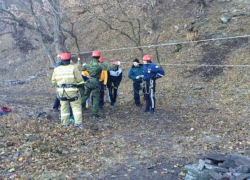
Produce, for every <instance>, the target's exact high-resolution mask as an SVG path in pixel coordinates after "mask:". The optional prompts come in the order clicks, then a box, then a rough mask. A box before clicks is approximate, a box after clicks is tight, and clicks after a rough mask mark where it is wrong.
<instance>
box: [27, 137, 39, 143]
mask: <svg viewBox="0 0 250 180" xmlns="http://www.w3.org/2000/svg"><path fill="white" fill-rule="evenodd" d="M37 139H38V138H37V137H36V136H33V135H28V137H27V139H26V140H27V141H29V142H33V141H36V140H37Z"/></svg>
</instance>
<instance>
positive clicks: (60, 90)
mask: <svg viewBox="0 0 250 180" xmlns="http://www.w3.org/2000/svg"><path fill="white" fill-rule="evenodd" d="M76 90H77V88H57V91H58V92H63V91H66V92H67V91H76Z"/></svg>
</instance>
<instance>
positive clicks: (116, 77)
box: [107, 66, 122, 109]
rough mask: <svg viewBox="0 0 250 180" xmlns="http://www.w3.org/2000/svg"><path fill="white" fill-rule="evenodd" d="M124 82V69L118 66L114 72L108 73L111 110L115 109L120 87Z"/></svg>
mask: <svg viewBox="0 0 250 180" xmlns="http://www.w3.org/2000/svg"><path fill="white" fill-rule="evenodd" d="M121 81H122V69H121V68H119V66H117V67H116V68H115V69H114V70H112V71H109V72H108V83H107V88H108V91H107V92H108V100H109V102H110V105H111V108H112V109H113V108H115V107H116V105H115V103H116V101H117V97H118V87H119V85H120V83H121Z"/></svg>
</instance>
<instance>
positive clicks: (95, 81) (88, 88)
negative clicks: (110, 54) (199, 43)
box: [82, 51, 120, 118]
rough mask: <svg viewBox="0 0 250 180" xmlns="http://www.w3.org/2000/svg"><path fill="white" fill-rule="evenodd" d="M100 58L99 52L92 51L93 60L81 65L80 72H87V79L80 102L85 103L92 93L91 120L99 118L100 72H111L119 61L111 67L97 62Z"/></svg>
mask: <svg viewBox="0 0 250 180" xmlns="http://www.w3.org/2000/svg"><path fill="white" fill-rule="evenodd" d="M100 56H101V53H100V52H99V51H93V52H92V57H93V59H92V60H91V61H90V62H88V63H87V64H83V67H82V71H88V72H89V79H88V80H87V81H86V83H85V90H84V95H83V98H82V102H85V101H86V100H87V99H88V97H89V95H90V93H91V92H92V95H93V108H92V112H93V118H99V117H100V116H99V115H98V111H99V100H100V86H99V79H100V76H101V72H102V70H107V71H110V70H113V69H115V68H116V67H117V66H119V65H120V61H115V62H113V64H112V65H105V64H103V63H100V62H99V58H100Z"/></svg>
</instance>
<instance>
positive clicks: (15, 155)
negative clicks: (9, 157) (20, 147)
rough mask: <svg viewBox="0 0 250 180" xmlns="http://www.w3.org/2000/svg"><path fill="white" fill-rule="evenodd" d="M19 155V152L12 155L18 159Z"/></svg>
mask: <svg viewBox="0 0 250 180" xmlns="http://www.w3.org/2000/svg"><path fill="white" fill-rule="evenodd" d="M20 155H21V153H20V151H17V152H15V153H14V154H13V157H19V156H20Z"/></svg>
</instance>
